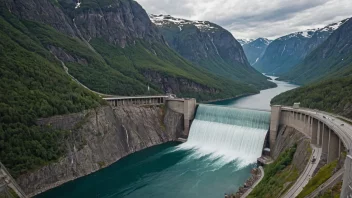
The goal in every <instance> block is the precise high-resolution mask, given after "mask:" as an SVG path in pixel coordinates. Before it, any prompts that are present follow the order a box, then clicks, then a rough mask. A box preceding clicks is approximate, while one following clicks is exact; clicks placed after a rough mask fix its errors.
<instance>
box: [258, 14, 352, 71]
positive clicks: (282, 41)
mask: <svg viewBox="0 0 352 198" xmlns="http://www.w3.org/2000/svg"><path fill="white" fill-rule="evenodd" d="M345 22H346V20H343V21H340V22H338V23H334V24H330V25H328V26H326V27H324V28H319V29H310V30H307V31H304V32H296V33H292V34H289V35H286V36H283V37H280V38H278V39H276V40H274V41H273V42H272V43H270V45H269V46H268V47H267V49H266V51H265V53H264V55H263V56H262V57H261V58H260V59H259V60H258V62H257V63H256V64H255V65H254V67H255V68H256V69H257V70H259V71H260V72H263V73H270V74H273V75H281V74H283V73H285V72H287V71H289V70H290V69H291V68H292V67H293V66H295V65H297V64H298V63H300V62H301V61H302V60H303V59H304V58H305V57H306V56H307V55H308V54H310V53H311V52H312V51H313V50H314V49H316V48H317V47H318V46H319V45H320V44H322V43H323V42H324V41H325V40H326V39H327V38H328V37H329V36H330V35H331V34H332V33H333V32H334V31H335V30H336V29H337V28H338V27H340V26H341V25H342V24H343V23H345Z"/></svg>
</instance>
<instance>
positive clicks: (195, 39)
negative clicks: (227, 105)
mask: <svg viewBox="0 0 352 198" xmlns="http://www.w3.org/2000/svg"><path fill="white" fill-rule="evenodd" d="M150 19H151V20H152V22H153V23H154V24H155V25H156V26H157V27H158V29H159V30H160V32H161V33H162V35H163V36H164V38H165V40H166V42H167V43H168V45H169V46H170V47H171V48H173V49H174V50H175V51H176V52H178V53H179V54H180V55H181V56H182V57H184V58H186V59H187V60H189V61H191V62H193V63H194V64H196V65H199V66H200V67H203V68H205V69H206V70H207V71H210V72H211V73H214V74H217V75H219V76H221V77H225V78H228V79H233V80H238V81H242V82H245V83H249V84H251V85H254V87H260V88H264V87H265V86H269V87H270V84H269V83H267V81H266V78H265V77H264V76H263V75H261V74H260V73H258V72H257V71H256V70H255V69H253V68H252V67H251V66H250V64H249V62H248V60H247V57H246V55H245V53H244V51H243V49H242V46H241V44H240V43H239V42H238V41H237V40H236V39H235V38H234V37H233V35H232V34H231V33H230V32H229V31H227V30H225V29H224V28H222V27H221V26H219V25H216V24H214V23H211V22H209V21H191V20H187V19H180V18H175V17H172V16H170V15H150Z"/></svg>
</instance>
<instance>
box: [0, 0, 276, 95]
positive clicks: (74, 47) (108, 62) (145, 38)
mask: <svg viewBox="0 0 352 198" xmlns="http://www.w3.org/2000/svg"><path fill="white" fill-rule="evenodd" d="M78 2H79V3H78ZM0 8H1V9H0V17H1V18H0V19H2V20H4V24H3V25H4V28H3V29H4V30H8V29H11V30H13V31H16V33H15V34H14V33H11V35H10V33H9V32H8V31H4V32H3V33H4V35H6V36H10V37H11V36H13V40H16V39H19V40H21V41H22V40H28V42H30V43H31V44H30V45H21V46H22V47H23V48H26V49H28V50H29V51H31V52H35V53H36V55H39V56H41V57H42V58H45V59H50V60H51V61H53V59H54V58H53V57H52V56H56V58H57V59H59V60H60V61H62V62H63V63H64V64H65V66H66V67H67V68H68V70H69V73H70V74H71V75H72V76H73V77H74V78H75V79H77V80H78V81H79V82H81V83H82V84H84V85H85V86H87V87H88V88H89V89H91V90H94V91H96V92H100V93H104V94H118V95H125V96H130V95H145V94H161V93H163V92H164V90H168V91H171V92H173V93H174V94H178V95H187V94H188V93H190V92H192V91H193V88H191V89H190V88H189V87H187V86H188V84H194V85H195V84H197V85H199V86H197V87H198V88H197V89H198V90H199V92H200V93H201V94H197V97H198V99H201V100H208V99H220V98H229V97H234V96H236V95H238V94H243V93H253V92H258V91H259V89H262V88H268V87H270V86H273V84H272V83H271V82H268V81H266V78H264V77H263V76H262V75H261V74H259V73H257V72H256V71H254V70H253V71H252V70H251V69H252V68H251V67H248V65H245V67H246V68H247V69H244V68H241V69H240V70H236V71H235V72H232V73H233V74H234V75H236V76H238V79H230V80H228V79H226V80H225V79H223V78H218V76H216V75H213V74H212V72H207V71H205V70H203V69H202V68H200V67H199V66H198V65H195V64H192V63H191V62H189V61H186V60H185V59H184V58H183V57H181V56H180V55H179V54H177V53H175V52H174V51H173V50H172V49H171V48H170V46H168V44H167V43H166V42H165V40H164V37H163V36H162V34H161V33H160V31H159V29H158V28H157V27H156V26H155V25H154V24H153V23H152V22H151V21H150V19H149V16H148V15H147V13H146V12H145V10H144V9H143V8H142V7H141V6H140V5H139V4H138V3H137V2H136V1H133V0H111V1H110V0H109V1H98V0H84V1H76V0H38V1H35V0H28V1H27V0H3V1H0ZM5 25H6V27H5ZM14 35H16V36H14ZM204 36H206V35H204ZM212 39H214V41H215V42H214V43H215V46H213V45H212V44H211V43H209V42H208V43H207V45H208V46H209V47H212V46H213V47H212V49H215V48H216V49H217V52H218V54H221V55H222V57H223V58H224V60H226V61H227V62H230V63H232V62H236V63H241V64H242V63H245V64H247V63H248V62H247V60H246V58H245V56H244V53H243V50H242V49H241V50H238V49H237V48H236V47H239V48H241V46H240V45H239V44H238V43H237V42H236V40H235V39H233V37H232V36H231V34H230V33H228V32H221V33H219V34H218V33H216V34H214V35H213V36H212ZM209 41H210V40H209ZM210 45H211V46H210ZM234 46H235V47H234ZM34 48H40V50H38V49H34ZM213 52H215V51H214V50H213ZM55 61H56V60H55ZM205 62H206V61H205ZM223 63H224V64H225V62H224V61H223ZM221 64H222V63H221ZM226 64H227V63H226ZM149 70H152V71H153V72H157V73H163V76H166V77H167V78H177V79H184V80H185V81H187V83H182V82H179V81H168V82H165V84H160V83H159V82H157V83H155V81H154V80H151V79H149V78H146V77H145V76H144V74H143V73H144V71H149ZM247 70H251V71H247ZM214 71H218V70H217V69H214ZM223 73H225V74H228V73H231V68H228V70H227V71H226V72H223ZM241 79H244V81H245V82H241ZM168 83H178V84H171V85H170V84H168ZM148 85H150V90H149V91H148V89H147V87H148ZM184 85H185V87H183V86H184ZM252 85H255V86H252ZM165 87H167V89H165ZM173 87H174V88H176V87H179V88H176V89H170V88H173ZM193 87H194V86H193ZM202 87H204V88H205V89H204V90H201V88H202ZM237 87H243V89H238V88H237ZM209 89H212V90H216V94H213V93H214V92H210V91H209ZM178 90H181V92H178ZM239 92H240V93H239ZM188 96H189V94H188Z"/></svg>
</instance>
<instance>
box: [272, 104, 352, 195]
mask: <svg viewBox="0 0 352 198" xmlns="http://www.w3.org/2000/svg"><path fill="white" fill-rule="evenodd" d="M337 117H338V116H336V117H335V116H333V115H331V114H329V113H325V112H320V111H316V110H311V109H303V108H298V109H296V108H292V107H284V106H272V116H271V123H270V139H269V142H270V148H273V145H275V142H276V138H277V133H278V130H279V126H280V125H282V126H284V125H286V126H289V127H292V128H295V129H296V130H298V131H300V132H301V133H303V134H305V135H306V136H307V137H309V138H311V143H312V144H313V145H314V146H316V147H318V148H321V149H322V154H321V159H322V160H325V161H326V162H327V163H330V162H332V161H334V160H336V159H338V158H339V157H340V156H341V153H347V157H346V161H345V167H344V169H345V172H344V176H343V187H342V193H341V197H344V198H345V197H352V157H351V156H352V151H351V146H352V126H351V125H349V124H348V123H346V122H344V121H342V120H340V119H337Z"/></svg>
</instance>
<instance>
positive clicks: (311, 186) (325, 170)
mask: <svg viewBox="0 0 352 198" xmlns="http://www.w3.org/2000/svg"><path fill="white" fill-rule="evenodd" d="M336 166H337V160H335V161H333V162H331V163H329V164H326V165H325V166H323V167H322V168H321V169H320V170H319V171H318V173H317V174H316V175H315V176H314V177H313V178H312V179H311V180H310V181H309V182H308V184H307V185H306V186H305V187H304V188H303V191H302V192H301V193H300V194H299V195H298V196H297V198H304V197H305V196H307V195H309V194H310V193H312V192H313V191H314V190H315V189H317V188H318V187H319V186H320V185H321V184H323V183H324V182H325V181H326V180H328V179H329V178H330V177H331V176H332V175H333V171H334V169H335V168H336Z"/></svg>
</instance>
